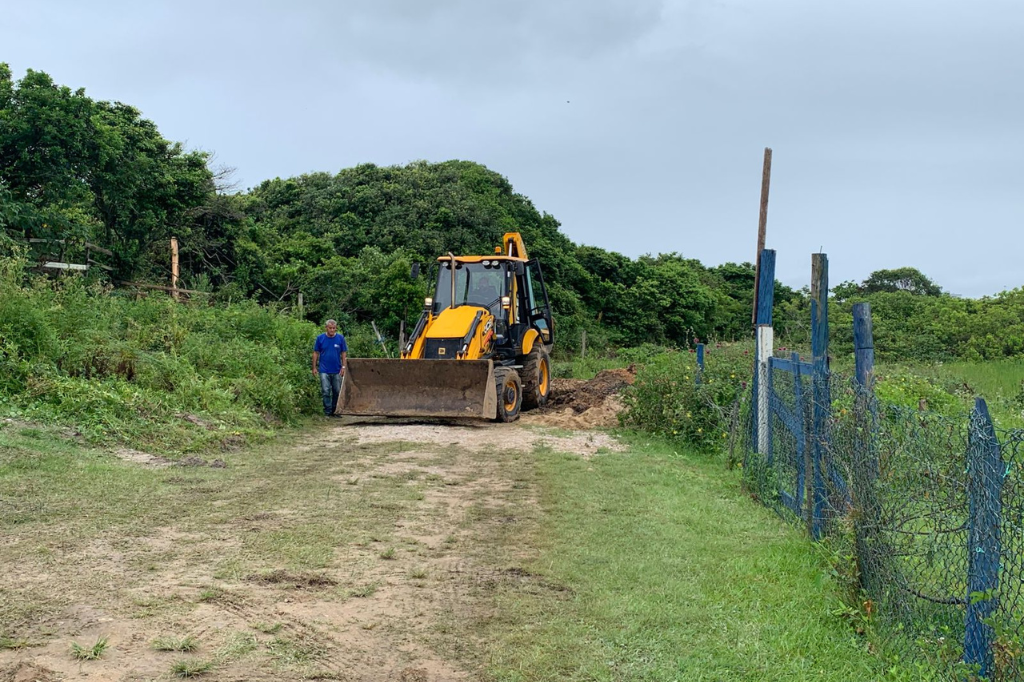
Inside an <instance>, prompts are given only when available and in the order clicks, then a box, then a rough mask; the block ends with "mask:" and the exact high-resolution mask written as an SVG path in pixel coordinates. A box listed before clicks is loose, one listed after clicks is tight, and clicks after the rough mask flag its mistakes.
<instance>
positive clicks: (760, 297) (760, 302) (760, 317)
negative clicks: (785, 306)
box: [756, 249, 775, 325]
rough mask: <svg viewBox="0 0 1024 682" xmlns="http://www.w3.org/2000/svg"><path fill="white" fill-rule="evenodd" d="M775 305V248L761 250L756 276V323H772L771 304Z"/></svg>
mask: <svg viewBox="0 0 1024 682" xmlns="http://www.w3.org/2000/svg"><path fill="white" fill-rule="evenodd" d="M774 305H775V249H765V250H764V251H762V252H761V269H760V270H759V271H758V277H757V318H756V320H757V321H756V324H759V325H761V324H767V325H771V323H772V306H774Z"/></svg>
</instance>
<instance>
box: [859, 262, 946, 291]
mask: <svg viewBox="0 0 1024 682" xmlns="http://www.w3.org/2000/svg"><path fill="white" fill-rule="evenodd" d="M861 291H863V292H864V293H867V294H874V293H877V292H880V291H888V292H894V291H906V292H907V293H910V294H915V295H918V296H941V295H942V289H941V288H940V287H939V286H938V285H937V284H935V283H934V282H932V281H931V280H930V279H928V277H926V276H925V275H924V273H922V272H921V271H920V270H918V269H917V268H911V267H903V268H896V269H894V270H875V271H874V272H872V273H871V275H870V276H869V277H868V278H867V279H866V280H864V282H863V283H861Z"/></svg>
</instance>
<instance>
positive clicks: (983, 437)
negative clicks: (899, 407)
mask: <svg viewBox="0 0 1024 682" xmlns="http://www.w3.org/2000/svg"><path fill="white" fill-rule="evenodd" d="M1002 483H1003V461H1002V455H1001V452H1000V448H999V441H998V440H997V439H996V433H995V429H994V428H993V427H992V419H991V418H990V417H989V413H988V405H986V404H985V401H984V400H983V399H981V398H977V399H975V401H974V412H973V413H972V414H971V429H970V444H969V446H968V453H967V486H968V493H967V494H968V496H969V503H970V522H969V523H970V529H969V531H968V540H967V549H968V556H967V617H966V632H965V633H964V663H967V664H968V665H976V666H978V667H979V670H978V672H979V673H980V674H981V677H983V678H987V677H988V676H989V674H990V673H991V672H992V635H993V632H992V626H991V625H989V624H988V623H986V622H985V620H986V619H987V618H988V617H989V616H991V615H992V612H993V611H995V608H996V606H997V605H998V599H997V598H996V594H995V591H996V588H998V587H999V559H1000V552H1001V549H1002V548H1001V543H1000V519H1001V516H1002V501H1001V499H1000V494H1001V492H1002V490H1001V489H1002Z"/></svg>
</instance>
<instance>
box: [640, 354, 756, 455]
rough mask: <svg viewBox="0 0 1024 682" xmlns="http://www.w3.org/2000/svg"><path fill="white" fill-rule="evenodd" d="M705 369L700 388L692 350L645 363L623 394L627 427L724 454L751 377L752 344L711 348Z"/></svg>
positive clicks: (641, 361) (642, 363)
mask: <svg viewBox="0 0 1024 682" xmlns="http://www.w3.org/2000/svg"><path fill="white" fill-rule="evenodd" d="M704 365H705V369H704V372H703V373H702V374H701V376H700V383H699V384H698V383H697V360H696V355H695V354H694V353H692V352H686V351H682V352H680V351H665V352H662V353H659V354H657V355H654V356H653V357H650V358H647V359H641V360H640V363H639V366H638V372H637V376H636V381H635V383H634V384H633V386H632V387H631V388H630V389H629V390H628V391H627V392H626V393H625V396H624V399H625V403H626V409H625V410H624V411H623V413H622V415H621V417H620V419H621V421H622V424H623V425H624V426H629V427H633V428H638V429H642V430H644V431H649V432H651V433H655V434H658V435H660V436H663V437H665V438H668V439H669V440H675V441H679V442H685V443H689V444H692V445H694V446H696V447H697V448H699V449H701V450H703V451H705V452H716V451H719V450H720V449H721V448H722V446H723V444H724V443H725V440H726V438H727V437H728V434H729V429H730V419H731V416H732V407H733V405H734V404H735V402H736V401H737V400H738V399H739V397H740V395H741V393H742V392H743V390H744V389H745V388H746V386H747V382H748V381H749V378H750V375H751V371H752V368H753V356H752V355H751V346H750V345H749V344H715V345H713V346H709V347H708V348H707V351H706V354H705V363H704Z"/></svg>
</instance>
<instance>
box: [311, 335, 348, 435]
mask: <svg viewBox="0 0 1024 682" xmlns="http://www.w3.org/2000/svg"><path fill="white" fill-rule="evenodd" d="M324 329H326V330H327V333H326V334H321V335H320V336H318V337H316V343H315V344H313V377H314V378H315V377H316V376H317V375H318V374H319V375H320V395H321V396H322V397H323V399H324V416H327V417H330V416H332V415H333V414H334V411H335V410H336V409H337V408H338V398H339V397H340V396H341V379H342V377H344V376H345V360H346V359H347V358H348V346H347V345H345V337H344V336H342V335H341V334H339V333H338V323H337V322H335V321H334V320H327V324H325V325H324Z"/></svg>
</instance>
